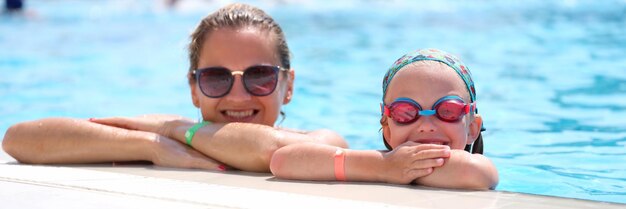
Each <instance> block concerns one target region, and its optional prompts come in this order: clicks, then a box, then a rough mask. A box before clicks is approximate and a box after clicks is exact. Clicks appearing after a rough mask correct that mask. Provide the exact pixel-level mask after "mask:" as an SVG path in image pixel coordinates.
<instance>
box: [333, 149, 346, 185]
mask: <svg viewBox="0 0 626 209" xmlns="http://www.w3.org/2000/svg"><path fill="white" fill-rule="evenodd" d="M345 160H346V151H344V150H343V149H341V148H339V149H337V151H336V152H335V179H337V181H345V180H346V173H345V164H344V162H345Z"/></svg>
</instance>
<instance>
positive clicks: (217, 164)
mask: <svg viewBox="0 0 626 209" xmlns="http://www.w3.org/2000/svg"><path fill="white" fill-rule="evenodd" d="M289 59H290V56H289V49H288V47H287V43H286V41H285V36H284V34H283V32H282V30H281V28H280V27H279V26H278V24H277V23H276V22H275V21H274V20H273V19H272V18H271V17H270V16H269V15H267V14H266V13H265V12H263V11H262V10H260V9H258V8H254V7H252V6H248V5H245V4H232V5H228V6H226V7H224V8H221V9H219V10H218V11H216V12H214V13H213V14H210V15H209V16H207V17H206V18H204V19H203V20H202V21H201V23H200V24H199V25H198V27H197V28H196V30H195V31H194V32H193V33H192V35H191V43H190V44H189V61H190V68H189V72H188V73H187V77H188V79H189V86H190V89H191V97H192V101H193V104H194V105H195V106H196V107H197V108H199V109H200V112H201V113H202V118H203V120H204V121H209V122H211V124H209V125H206V126H202V127H200V126H197V125H194V123H193V122H192V121H191V120H189V119H184V118H182V117H180V116H164V115H148V116H141V117H136V118H124V117H116V118H104V119H90V120H89V121H87V120H81V119H70V118H48V119H41V120H37V121H30V122H23V123H19V124H15V125H13V126H11V127H10V128H9V129H8V130H7V132H6V134H5V137H4V140H3V148H4V150H5V151H6V152H7V153H8V154H9V155H11V156H12V157H14V158H15V159H17V160H18V161H20V162H23V163H35V164H48V163H96V162H112V161H136V160H143V161H151V162H153V163H154V164H155V165H159V166H167V167H181V168H202V169H213V170H225V168H226V166H231V167H234V168H237V169H241V170H246V171H257V172H269V161H270V159H271V156H272V154H273V153H274V151H275V150H276V149H278V148H280V147H282V146H285V145H288V144H294V143H302V142H315V143H324V144H331V145H335V146H342V147H346V146H347V145H346V143H345V142H344V140H343V139H342V138H341V136H339V135H337V134H336V133H334V132H331V131H327V130H318V131H313V132H297V131H289V130H284V129H280V128H274V127H273V126H274V123H275V122H276V120H277V118H278V115H279V114H282V113H281V111H280V108H281V106H282V105H283V104H287V103H289V101H290V100H291V97H292V94H293V81H294V76H295V73H294V71H293V70H292V69H291V66H290V61H289ZM192 127H194V129H196V130H194V132H195V136H193V137H191V138H192V139H193V140H194V141H193V143H191V141H190V139H186V137H185V136H184V134H185V133H186V132H189V131H190V129H191V128H192ZM192 135H193V134H192ZM185 141H186V142H187V143H188V144H189V145H193V147H194V148H195V149H193V148H191V147H190V146H187V145H185V144H184V143H183V142H185ZM198 151H199V152H198ZM224 164H225V165H224Z"/></svg>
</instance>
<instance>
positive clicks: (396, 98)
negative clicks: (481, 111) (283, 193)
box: [270, 49, 498, 189]
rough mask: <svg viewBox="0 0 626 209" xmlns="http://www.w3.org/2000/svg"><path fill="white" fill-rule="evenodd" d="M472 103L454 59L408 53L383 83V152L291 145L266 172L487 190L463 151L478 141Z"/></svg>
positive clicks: (481, 167)
mask: <svg viewBox="0 0 626 209" xmlns="http://www.w3.org/2000/svg"><path fill="white" fill-rule="evenodd" d="M475 100H476V91H475V89H474V83H473V81H472V79H471V76H470V72H469V69H467V67H466V66H465V65H464V64H463V63H462V62H461V61H460V60H459V59H458V58H456V57H454V56H452V55H450V54H448V53H445V52H443V51H440V50H436V49H425V50H418V51H415V52H412V53H409V54H407V55H404V56H403V57H401V58H400V59H398V60H397V61H396V62H395V63H394V64H393V65H392V66H391V68H389V70H388V71H387V74H386V75H385V77H384V79H383V102H382V104H381V111H382V118H381V125H382V131H383V141H384V143H385V145H386V146H387V148H388V149H390V151H374V150H348V149H343V148H337V147H333V146H328V145H321V144H294V145H289V146H285V147H283V148H281V149H279V150H277V151H276V152H275V153H274V155H273V157H272V161H271V164H270V168H271V171H272V173H273V174H274V175H276V176H277V177H278V178H285V179H301V180H340V181H346V180H347V181H377V182H388V183H397V184H408V183H411V182H415V183H417V184H420V185H425V186H433V187H443V188H462V189H493V188H494V187H495V186H496V184H497V183H498V172H497V170H496V168H495V166H494V165H493V163H492V162H491V161H490V160H489V159H488V158H486V157H485V156H483V155H481V154H470V153H469V152H467V151H464V150H463V149H464V148H465V147H466V146H468V145H470V144H472V143H473V142H474V141H475V140H476V139H477V138H482V137H480V131H481V126H482V119H481V117H480V115H478V114H477V113H476V102H475Z"/></svg>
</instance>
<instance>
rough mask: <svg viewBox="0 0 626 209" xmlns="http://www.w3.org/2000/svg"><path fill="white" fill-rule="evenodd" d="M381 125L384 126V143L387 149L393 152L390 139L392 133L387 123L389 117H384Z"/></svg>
mask: <svg viewBox="0 0 626 209" xmlns="http://www.w3.org/2000/svg"><path fill="white" fill-rule="evenodd" d="M380 125H381V126H382V131H383V140H384V141H383V142H384V143H385V147H387V149H389V150H391V149H392V148H391V146H390V145H389V139H391V131H390V130H389V124H388V123H387V116H384V115H383V116H382V118H381V119H380Z"/></svg>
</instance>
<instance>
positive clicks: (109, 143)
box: [2, 118, 220, 169]
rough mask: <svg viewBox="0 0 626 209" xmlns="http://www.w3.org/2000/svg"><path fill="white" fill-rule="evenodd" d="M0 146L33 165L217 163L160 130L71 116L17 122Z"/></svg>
mask: <svg viewBox="0 0 626 209" xmlns="http://www.w3.org/2000/svg"><path fill="white" fill-rule="evenodd" d="M2 147H3V149H4V150H5V151H6V152H7V153H8V154H9V155H11V156H12V157H13V158H15V159H16V160H18V161H19V162H23V163H34V164H50V163H98V162H112V161H152V162H153V163H154V164H156V165H160V166H168V167H183V168H203V169H218V168H219V165H220V164H219V163H218V162H215V161H214V160H211V159H209V158H208V157H206V156H204V155H202V154H200V153H199V152H197V151H195V150H193V149H190V148H188V147H186V146H185V145H183V144H181V143H179V142H177V141H175V140H172V139H170V138H167V137H163V136H160V135H158V134H154V133H149V132H141V131H132V130H127V129H122V128H116V127H111V126H106V125H101V124H96V123H92V122H89V121H86V120H82V119H71V118H48V119H41V120H36V121H29V122H23V123H18V124H15V125H13V126H11V127H9V129H8V130H7V132H6V133H5V136H4V139H3V141H2Z"/></svg>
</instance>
